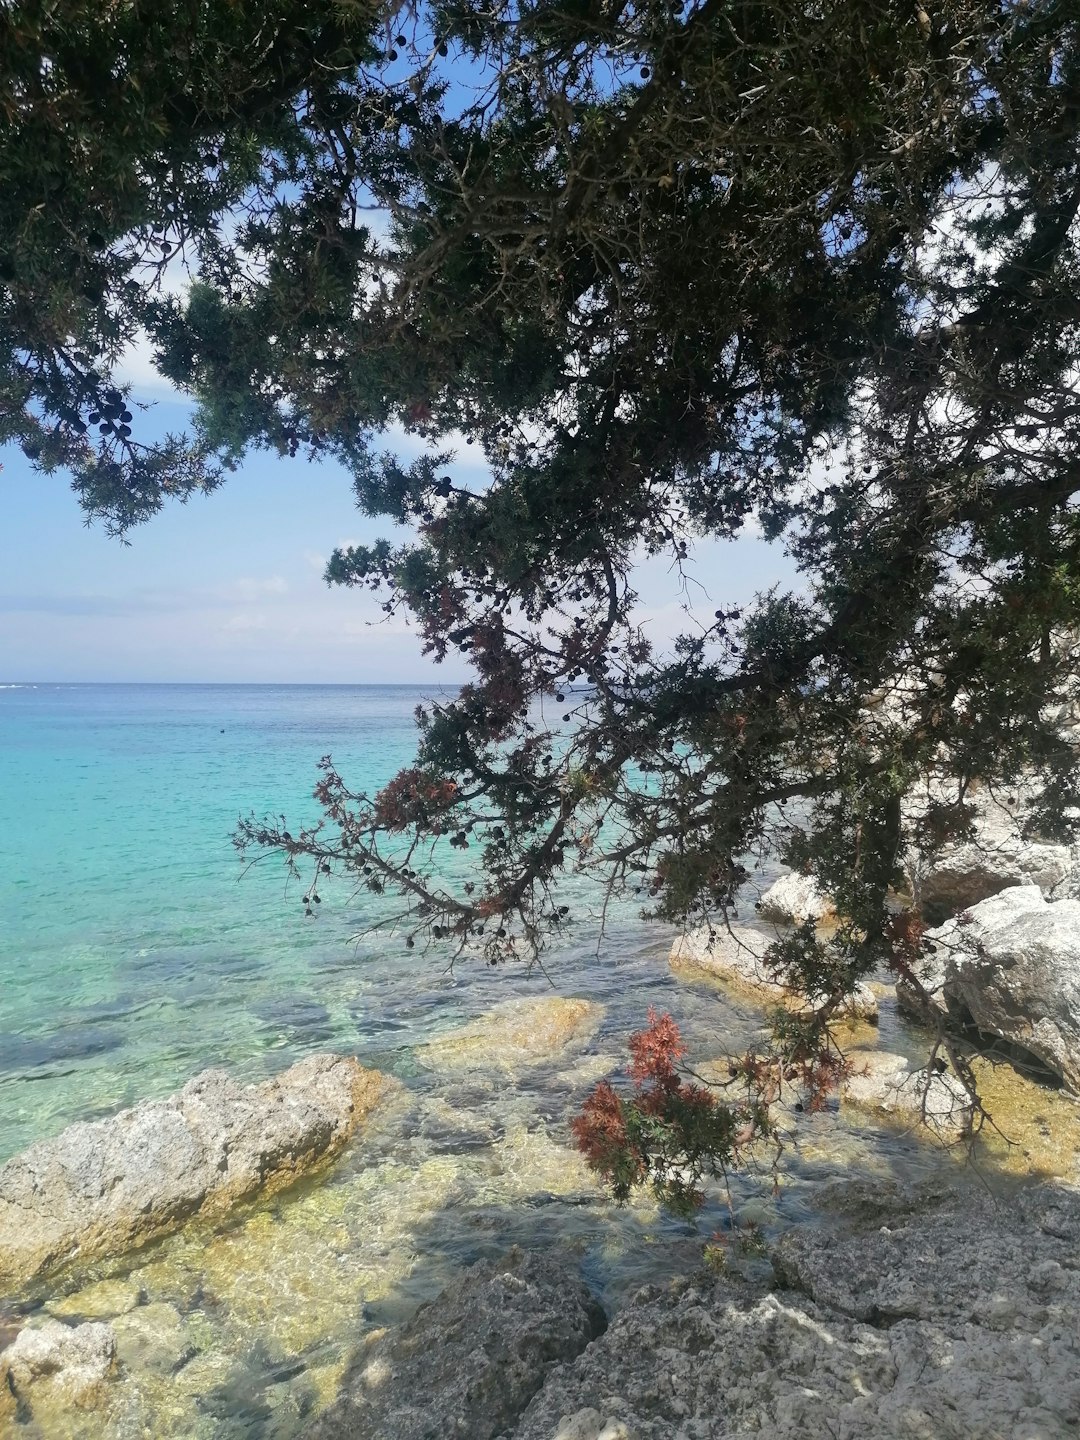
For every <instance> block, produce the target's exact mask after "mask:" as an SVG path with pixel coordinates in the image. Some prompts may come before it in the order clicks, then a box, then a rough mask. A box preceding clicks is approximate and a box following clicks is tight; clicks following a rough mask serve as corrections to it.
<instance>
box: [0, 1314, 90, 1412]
mask: <svg viewBox="0 0 1080 1440" xmlns="http://www.w3.org/2000/svg"><path fill="white" fill-rule="evenodd" d="M115 1363H116V1337H115V1336H114V1334H113V1332H112V1330H111V1328H110V1327H109V1326H108V1325H103V1324H101V1323H100V1322H98V1321H90V1322H88V1323H87V1324H85V1325H75V1326H72V1325H63V1324H61V1323H60V1321H59V1320H46V1321H45V1323H44V1324H43V1325H36V1326H35V1325H29V1326H27V1327H26V1328H25V1329H23V1330H20V1331H19V1334H18V1335H17V1336H16V1338H15V1339H14V1340H13V1341H12V1343H11V1344H10V1345H9V1346H8V1347H7V1349H6V1350H3V1351H0V1420H8V1421H14V1422H22V1421H25V1420H28V1419H30V1418H33V1419H35V1420H42V1419H45V1418H47V1417H48V1415H50V1414H56V1413H62V1412H63V1411H64V1410H65V1409H66V1408H67V1407H68V1406H75V1407H76V1408H78V1409H88V1408H90V1407H92V1406H93V1405H95V1404H97V1403H98V1401H99V1400H100V1399H101V1398H102V1394H103V1387H104V1385H105V1383H106V1382H107V1381H108V1380H109V1378H110V1377H111V1376H112V1374H113V1371H114V1368H115ZM43 1412H44V1413H43Z"/></svg>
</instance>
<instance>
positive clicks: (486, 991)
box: [0, 685, 666, 1160]
mask: <svg viewBox="0 0 1080 1440" xmlns="http://www.w3.org/2000/svg"><path fill="white" fill-rule="evenodd" d="M439 693H440V692H438V690H436V689H428V690H422V689H417V688H415V687H411V686H356V687H345V686H280V687H279V686H199V685H36V686H30V685H26V686H8V687H5V688H3V689H0V818H2V824H0V1160H2V1159H3V1158H6V1157H7V1156H9V1155H10V1154H12V1153H13V1152H14V1151H16V1150H18V1149H20V1148H22V1147H23V1146H25V1145H26V1144H28V1143H29V1142H30V1141H31V1140H33V1139H36V1138H38V1137H40V1136H43V1135H47V1134H52V1133H55V1132H56V1131H57V1130H59V1129H60V1128H62V1127H63V1126H64V1125H65V1124H68V1123H69V1122H70V1121H71V1120H73V1119H79V1118H87V1117H90V1116H93V1115H96V1114H101V1113H107V1112H111V1111H114V1110H115V1109H117V1108H118V1107H120V1106H123V1105H128V1104H131V1103H133V1102H134V1101H135V1100H137V1099H140V1098H142V1097H144V1096H150V1095H160V1094H167V1093H168V1092H169V1091H171V1090H173V1089H175V1088H176V1087H177V1086H178V1085H179V1084H182V1083H183V1082H184V1081H185V1080H186V1079H187V1078H189V1077H190V1076H191V1075H192V1074H194V1073H196V1072H197V1071H199V1070H201V1069H203V1068H205V1067H206V1066H207V1065H211V1064H224V1065H227V1066H228V1067H229V1068H231V1069H233V1070H235V1071H237V1072H238V1073H240V1074H243V1075H246V1076H252V1077H255V1076H259V1075H262V1074H265V1073H268V1072H270V1071H274V1070H278V1069H280V1068H282V1067H283V1066H284V1065H286V1064H288V1063H290V1062H291V1060H292V1059H293V1058H296V1056H298V1055H299V1054H302V1053H304V1052H306V1051H310V1050H312V1049H339V1050H348V1051H351V1052H357V1053H360V1054H361V1055H362V1056H364V1057H365V1058H370V1059H372V1060H373V1061H380V1060H381V1061H383V1062H384V1063H385V1057H386V1052H388V1051H389V1052H397V1051H399V1050H402V1049H404V1048H407V1047H408V1046H409V1045H410V1044H412V1043H415V1042H416V1041H417V1040H419V1039H421V1038H427V1037H428V1036H429V1034H430V1033H431V1031H432V1029H433V1028H436V1029H438V1028H442V1027H444V1026H447V1025H451V1024H453V1023H457V1021H459V1020H460V1019H461V1018H462V1016H463V1015H464V1014H466V1013H472V1012H474V1011H476V1010H478V1009H482V1008H484V1006H486V1005H490V1004H491V1003H492V1001H493V1000H495V999H499V998H503V997H504V996H506V995H509V994H511V993H536V992H537V991H538V990H541V989H542V988H544V987H545V986H546V984H547V982H546V981H545V980H544V978H543V977H542V976H538V975H534V976H533V977H532V978H531V979H529V980H525V979H523V978H522V977H520V976H504V975H502V974H500V975H497V976H487V975H485V974H484V973H483V970H482V968H480V967H469V966H466V967H465V968H464V969H461V968H459V969H458V971H457V973H456V974H455V975H453V976H448V975H447V974H446V973H445V967H446V959H447V957H446V956H445V955H440V954H438V953H435V952H431V953H428V954H420V953H419V952H408V951H406V950H405V949H404V947H403V945H402V944H401V942H400V941H394V940H393V939H391V938H382V937H378V936H375V937H372V936H370V935H369V936H367V937H366V938H364V939H361V940H359V941H357V940H355V939H354V937H355V936H356V934H357V932H359V931H363V930H364V929H365V928H366V927H367V926H369V925H370V923H371V922H372V920H373V919H374V918H375V914H374V912H373V910H372V909H371V905H372V902H371V900H370V899H365V898H360V899H357V898H356V897H354V896H353V895H352V894H351V893H350V891H349V890H348V889H346V888H344V883H345V882H335V883H328V884H324V885H323V886H321V893H322V896H323V904H322V905H321V907H319V910H318V913H317V916H316V917H315V918H314V919H307V918H305V916H304V913H303V912H304V907H303V906H302V904H301V903H300V896H301V893H302V891H301V889H300V888H298V887H297V886H296V884H295V882H294V883H293V884H292V885H291V887H287V886H286V877H285V874H284V870H283V868H282V866H281V865H280V863H279V862H278V861H277V860H270V861H267V862H265V863H263V864H261V865H256V866H255V867H254V868H252V869H250V870H248V871H247V873H246V874H243V867H242V866H241V863H240V861H239V859H238V857H237V856H236V854H235V852H234V850H233V848H232V845H231V842H230V836H231V833H232V830H233V827H234V825H235V823H236V820H237V817H238V816H239V815H241V814H246V813H248V812H250V811H255V812H256V813H258V814H264V813H268V812H275V813H276V812H281V811H284V812H285V813H286V814H287V815H288V817H289V822H290V824H294V825H295V824H296V823H298V822H299V821H302V820H304V819H313V818H315V816H316V815H317V810H318V807H317V806H316V805H315V802H314V801H313V800H312V798H311V790H312V786H313V785H314V783H315V780H316V778H317V777H316V764H317V762H318V760H319V758H320V756H322V755H324V754H326V753H332V754H333V756H334V758H335V760H336V762H337V763H338V765H339V767H340V769H341V770H342V772H343V774H344V775H345V776H346V778H347V779H348V782H349V783H350V785H351V787H352V788H354V789H369V790H370V789H374V788H377V787H378V786H380V785H382V784H384V783H385V782H386V781H387V780H388V779H389V778H390V777H391V776H392V775H393V774H394V773H395V772H396V771H397V770H398V769H399V768H400V767H401V766H402V765H404V764H406V763H407V762H408V761H409V759H410V758H411V756H412V754H413V752H414V748H415V738H416V735H415V726H414V711H415V707H416V705H417V704H418V703H419V702H421V701H423V700H425V699H430V698H432V697H433V696H436V695H438V694H439ZM628 926H629V927H630V929H632V930H634V931H635V938H636V941H637V943H638V948H639V947H640V943H641V941H642V936H643V935H646V936H647V948H648V945H652V947H653V948H655V943H656V937H655V935H654V934H653V932H645V931H643V929H642V927H640V926H636V925H635V924H634V921H633V917H632V916H629V917H628V916H627V915H626V914H625V913H624V914H623V915H622V916H621V917H619V918H618V919H617V921H616V923H615V926H614V929H613V931H612V938H613V940H614V941H617V942H620V943H622V944H623V946H624V948H625V942H626V937H627V927H628ZM594 944H595V937H594V934H593V932H592V931H591V930H588V929H586V930H585V932H584V933H583V935H582V937H580V940H579V943H578V944H576V945H575V943H574V942H570V943H569V944H568V945H567V946H566V951H565V954H564V955H563V956H562V957H556V974H555V975H554V976H553V978H554V979H555V981H556V983H559V984H565V985H566V986H567V987H568V990H569V991H570V992H573V991H574V989H575V985H577V986H580V981H581V973H580V972H581V970H582V967H584V966H591V969H592V971H593V972H595V973H593V976H592V979H593V982H594V983H592V984H591V986H590V988H591V989H592V990H596V989H600V990H612V989H614V990H616V991H619V992H620V993H621V992H623V991H624V990H625V985H624V984H623V980H625V978H626V977H625V975H624V974H623V975H621V976H620V974H619V973H618V972H617V970H616V972H615V973H614V974H609V975H608V978H607V979H606V980H604V979H603V976H602V975H601V973H600V972H599V971H598V970H597V965H596V960H595V954H594ZM609 953H610V950H609ZM658 973H661V974H662V971H659V970H658ZM664 979H665V983H666V976H664ZM643 1008H644V1002H643V1001H641V1000H640V999H638V1000H637V1001H636V1002H635V1009H636V1010H637V1013H638V1014H639V1015H640V1014H641V1013H643Z"/></svg>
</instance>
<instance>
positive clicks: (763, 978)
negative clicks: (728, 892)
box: [668, 925, 878, 1023]
mask: <svg viewBox="0 0 1080 1440" xmlns="http://www.w3.org/2000/svg"><path fill="white" fill-rule="evenodd" d="M771 943H772V941H771V939H770V937H769V936H768V935H765V934H763V933H762V932H761V931H760V930H753V929H751V928H750V926H748V925H731V926H723V927H717V928H715V929H709V927H708V926H701V927H699V928H698V929H696V930H691V931H689V932H688V933H687V934H686V935H681V936H680V937H679V938H678V939H677V940H676V941H675V944H674V945H673V946H672V947H671V954H670V956H669V957H668V960H669V964H670V965H671V967H672V969H673V970H681V969H687V968H689V969H692V970H703V971H705V972H706V973H707V974H709V975H714V976H716V977H717V978H718V979H720V980H724V981H727V982H728V983H729V984H735V985H741V986H743V987H744V988H746V989H748V990H751V991H753V992H754V993H755V994H756V995H757V996H758V997H759V998H761V999H766V1000H773V1001H776V1000H778V1001H780V1002H781V1003H782V1004H785V1005H788V1006H790V1007H791V1008H792V1009H800V1010H801V1009H803V1008H805V1007H806V1005H807V1004H810V1005H813V1004H814V997H813V996H810V997H807V998H804V997H802V996H799V995H795V994H793V992H792V991H791V990H789V989H788V988H787V986H786V985H781V984H780V983H779V982H778V981H777V980H775V979H774V978H773V976H772V974H771V973H770V971H769V969H768V966H767V965H766V964H765V960H764V955H765V951H766V950H767V949H768V948H769V945H770V944H771ZM847 1013H848V1014H849V1015H850V1016H851V1018H852V1019H856V1020H868V1021H870V1022H871V1023H873V1022H874V1021H876V1019H877V1016H878V1002H877V996H876V995H875V994H874V992H873V990H872V989H871V988H870V986H869V985H867V984H865V983H863V982H862V981H860V982H859V983H858V984H857V985H856V987H855V990H854V992H853V993H852V995H851V996H850V997H849V998H848V1002H847Z"/></svg>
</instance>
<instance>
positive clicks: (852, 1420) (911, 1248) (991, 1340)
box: [511, 1186, 1080, 1440]
mask: <svg viewBox="0 0 1080 1440" xmlns="http://www.w3.org/2000/svg"><path fill="white" fill-rule="evenodd" d="M878 1189H879V1191H884V1192H887V1191H888V1189H889V1187H887V1186H885V1187H878ZM879 1198H880V1199H887V1198H888V1197H887V1196H886V1195H881V1196H880V1197H879ZM928 1207H929V1208H928ZM857 1209H858V1211H859V1219H858V1221H857V1222H856V1223H855V1224H854V1226H853V1228H852V1227H851V1225H850V1223H849V1228H848V1229H847V1230H846V1231H845V1232H844V1233H829V1232H826V1233H822V1232H821V1231H818V1230H813V1231H812V1230H810V1229H809V1228H807V1229H806V1230H802V1231H796V1232H793V1233H792V1234H791V1235H790V1236H788V1237H785V1239H784V1240H782V1241H781V1242H780V1244H779V1245H778V1247H777V1249H776V1251H775V1252H774V1256H773V1264H774V1269H775V1271H776V1276H777V1283H778V1284H779V1285H780V1286H782V1287H786V1288H780V1289H778V1290H776V1291H774V1292H773V1293H763V1292H762V1291H761V1290H760V1289H755V1288H754V1287H752V1286H751V1285H748V1284H744V1283H741V1282H739V1281H738V1280H737V1279H731V1280H728V1279H720V1280H716V1281H704V1280H703V1281H702V1282H701V1283H694V1282H691V1281H687V1280H683V1281H680V1282H676V1283H675V1284H673V1285H672V1286H671V1287H670V1288H667V1289H661V1288H659V1287H648V1288H646V1289H645V1290H644V1291H642V1292H640V1293H639V1295H638V1296H637V1297H636V1298H635V1299H634V1300H633V1301H632V1302H631V1303H630V1304H629V1305H628V1306H627V1307H626V1309H624V1310H623V1311H622V1312H621V1313H620V1314H619V1315H618V1316H616V1318H615V1319H614V1320H613V1321H612V1323H611V1325H610V1327H609V1329H608V1330H607V1332H606V1333H605V1334H604V1335H603V1336H601V1337H600V1339H598V1340H596V1341H595V1342H594V1343H593V1344H592V1345H590V1346H589V1347H588V1349H587V1350H585V1351H584V1352H583V1353H582V1355H581V1356H579V1357H578V1359H576V1360H574V1361H572V1362H570V1363H569V1364H563V1365H560V1366H558V1367H557V1368H556V1369H555V1370H554V1371H553V1372H552V1374H551V1375H550V1377H549V1378H548V1380H547V1381H546V1383H545V1385H544V1387H543V1389H542V1390H541V1391H540V1392H539V1394H538V1395H537V1396H536V1397H535V1398H534V1399H533V1401H532V1402H531V1404H530V1405H529V1408H528V1409H527V1411H526V1412H525V1415H524V1417H523V1418H522V1420H521V1422H520V1424H519V1425H518V1426H517V1427H516V1428H515V1429H513V1430H512V1431H511V1435H512V1437H513V1440H600V1437H601V1436H603V1437H604V1440H616V1437H617V1440H676V1437H678V1440H732V1437H734V1436H742V1435H756V1436H761V1437H766V1436H767V1437H768V1440H817V1437H823V1440H824V1437H830V1440H867V1437H870V1436H873V1437H874V1440H1066V1437H1074V1436H1075V1435H1076V1434H1077V1427H1078V1426H1080V1197H1078V1195H1077V1193H1076V1192H1075V1191H1072V1190H1067V1189H1064V1188H1061V1187H1056V1186H1043V1187H1039V1188H1037V1189H1034V1190H1031V1191H1028V1192H1026V1193H1022V1194H1021V1195H1020V1196H1019V1197H1018V1198H1016V1199H1014V1200H1013V1201H1011V1202H1010V1203H1009V1204H1007V1205H1006V1204H1004V1203H1003V1204H1001V1205H1000V1206H999V1205H995V1204H994V1202H993V1201H991V1200H989V1199H988V1198H987V1197H985V1196H982V1195H980V1194H978V1193H971V1194H963V1195H962V1196H961V1197H960V1198H955V1197H954V1198H952V1199H949V1200H947V1201H946V1202H945V1204H944V1205H934V1204H933V1203H932V1202H931V1201H929V1200H927V1199H926V1198H925V1197H924V1198H922V1199H920V1198H919V1197H915V1198H914V1199H911V1198H909V1199H908V1200H907V1202H906V1203H903V1204H901V1203H896V1201H895V1197H893V1203H891V1204H890V1203H884V1204H882V1203H875V1201H874V1199H873V1198H870V1199H867V1200H864V1201H863V1203H861V1204H860V1206H858V1207H857Z"/></svg>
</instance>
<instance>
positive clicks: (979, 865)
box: [905, 787, 1076, 922]
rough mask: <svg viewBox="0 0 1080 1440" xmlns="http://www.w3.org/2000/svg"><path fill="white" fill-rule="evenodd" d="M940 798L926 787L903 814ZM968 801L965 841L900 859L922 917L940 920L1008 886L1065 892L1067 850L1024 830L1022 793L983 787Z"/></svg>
mask: <svg viewBox="0 0 1080 1440" xmlns="http://www.w3.org/2000/svg"><path fill="white" fill-rule="evenodd" d="M1018 788H1020V787H1018ZM944 798H945V797H944V795H943V794H942V795H938V794H936V792H934V790H933V789H932V788H931V789H930V790H928V791H927V793H926V794H924V795H922V796H921V797H920V798H916V799H913V800H911V801H910V802H909V805H908V807H907V808H908V812H909V818H915V817H916V816H917V815H918V813H919V811H920V810H921V809H923V808H925V807H926V806H928V805H929V804H931V803H932V802H933V801H934V800H938V801H941V800H943V799H944ZM968 803H969V805H970V806H971V809H972V811H973V818H972V822H971V823H972V828H973V833H972V835H971V838H970V839H966V840H957V841H955V842H953V843H951V844H947V845H945V846H944V847H943V848H941V849H940V850H938V851H936V852H934V854H933V855H932V856H930V857H929V858H923V857H920V856H918V855H917V854H915V853H914V852H912V853H911V854H909V856H908V857H907V860H906V862H905V864H906V869H907V874H908V881H909V884H910V886H911V890H912V894H913V895H914V897H915V900H916V903H917V905H918V906H919V908H920V910H921V911H922V913H923V914H924V915H925V916H926V918H927V919H928V920H930V921H931V922H940V921H943V920H945V919H947V918H948V917H949V916H951V915H955V914H957V913H958V912H959V911H961V910H966V909H968V908H970V906H972V905H977V904H978V903H979V902H980V901H981V900H987V899H989V897H990V896H991V895H996V894H998V893H999V892H1000V891H1002V890H1005V889H1008V888H1010V887H1011V886H1014V885H1037V886H1038V887H1039V889H1040V890H1041V891H1042V892H1043V894H1044V895H1046V896H1047V897H1051V898H1058V899H1060V898H1062V897H1063V896H1065V895H1067V894H1069V893H1070V892H1071V890H1072V888H1073V886H1074V884H1075V881H1076V864H1075V857H1074V855H1073V852H1072V850H1071V848H1070V847H1069V846H1068V845H1063V844H1059V843H1056V842H1053V841H1047V840H1040V839H1038V838H1032V837H1030V836H1027V835H1026V834H1025V829H1026V821H1027V817H1028V813H1029V810H1030V797H1029V796H1028V795H1027V794H1026V793H1023V792H1022V793H1019V794H1011V795H998V794H995V793H993V792H991V791H990V790H989V789H987V788H985V787H984V788H981V789H976V790H975V791H973V792H972V793H971V794H970V795H969V796H968Z"/></svg>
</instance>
